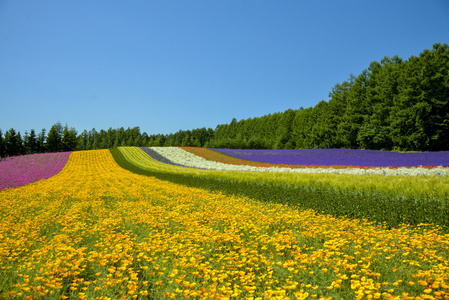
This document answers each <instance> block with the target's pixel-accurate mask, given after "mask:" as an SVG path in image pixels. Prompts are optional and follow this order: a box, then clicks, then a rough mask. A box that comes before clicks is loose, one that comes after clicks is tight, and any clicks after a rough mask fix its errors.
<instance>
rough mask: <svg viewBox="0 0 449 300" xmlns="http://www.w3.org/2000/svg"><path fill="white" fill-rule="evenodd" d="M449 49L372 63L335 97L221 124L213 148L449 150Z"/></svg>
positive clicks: (336, 88)
mask: <svg viewBox="0 0 449 300" xmlns="http://www.w3.org/2000/svg"><path fill="white" fill-rule="evenodd" d="M448 101H449V46H448V45H447V44H443V45H441V44H434V45H433V48H432V49H431V50H429V49H426V50H424V51H423V52H422V53H421V54H420V55H419V56H418V57H415V56H412V57H410V58H409V60H407V61H405V60H403V59H401V58H399V57H398V56H394V57H391V58H390V57H384V58H383V59H382V60H381V61H380V62H376V61H374V62H372V63H371V64H370V65H369V67H368V68H367V69H365V70H364V71H363V72H362V73H361V74H360V75H358V76H354V75H350V77H349V78H348V80H346V81H344V82H343V83H339V84H336V85H335V86H334V87H333V88H332V91H331V92H330V93H329V101H324V100H323V101H321V102H319V103H318V104H317V105H316V106H314V107H310V108H306V109H304V108H302V107H301V108H299V109H297V110H293V109H289V110H287V111H285V112H282V113H274V114H270V115H266V116H263V117H259V118H250V119H245V120H240V121H238V122H237V120H236V119H233V120H232V122H231V123H230V124H224V125H219V126H217V128H216V129H215V131H214V137H213V138H212V139H211V141H209V143H208V145H207V146H208V147H216V148H252V149H254V148H260V149H309V148H351V149H373V150H401V151H439V150H449V103H448Z"/></svg>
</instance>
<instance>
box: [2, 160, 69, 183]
mask: <svg viewBox="0 0 449 300" xmlns="http://www.w3.org/2000/svg"><path fill="white" fill-rule="evenodd" d="M70 153H71V152H59V153H41V154H28V155H23V156H13V157H7V158H3V159H1V160H0V191H1V190H4V189H8V188H15V187H19V186H22V185H26V184H29V183H32V182H35V181H38V180H41V179H47V178H49V177H51V176H54V175H56V174H57V173H59V172H61V170H62V168H64V166H65V165H66V163H67V161H68V159H69V156H70Z"/></svg>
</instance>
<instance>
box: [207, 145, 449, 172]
mask: <svg viewBox="0 0 449 300" xmlns="http://www.w3.org/2000/svg"><path fill="white" fill-rule="evenodd" d="M213 150H215V151H218V152H220V153H223V154H226V155H228V156H232V157H235V158H240V159H244V160H250V161H256V162H264V163H272V164H290V165H316V166H328V167H329V166H364V167H417V166H425V167H429V168H432V167H436V166H442V167H449V151H438V152H413V153H412V152H410V153H399V152H392V151H377V150H356V149H293V150H250V149H213Z"/></svg>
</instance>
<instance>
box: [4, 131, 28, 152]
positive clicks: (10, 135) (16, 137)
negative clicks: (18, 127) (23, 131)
mask: <svg viewBox="0 0 449 300" xmlns="http://www.w3.org/2000/svg"><path fill="white" fill-rule="evenodd" d="M3 142H4V145H5V156H16V155H21V154H23V146H22V142H23V141H22V137H21V136H20V132H16V131H15V130H14V129H13V128H11V129H10V130H8V131H7V132H6V133H5V138H4V140H3Z"/></svg>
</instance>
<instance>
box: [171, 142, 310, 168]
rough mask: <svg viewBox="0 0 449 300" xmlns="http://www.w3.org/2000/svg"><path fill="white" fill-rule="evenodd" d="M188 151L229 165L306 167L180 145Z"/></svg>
mask: <svg viewBox="0 0 449 300" xmlns="http://www.w3.org/2000/svg"><path fill="white" fill-rule="evenodd" d="M179 148H181V149H183V150H185V151H187V152H190V153H193V154H195V155H196V156H199V157H202V158H205V159H207V160H210V161H216V162H220V163H224V164H229V165H238V166H241V165H244V166H253V167H265V168H269V167H279V168H304V167H306V166H300V165H288V164H271V163H265V162H258V161H251V160H246V159H241V158H237V157H233V156H229V155H226V154H224V153H222V152H220V151H218V150H214V149H208V148H200V147H179Z"/></svg>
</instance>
